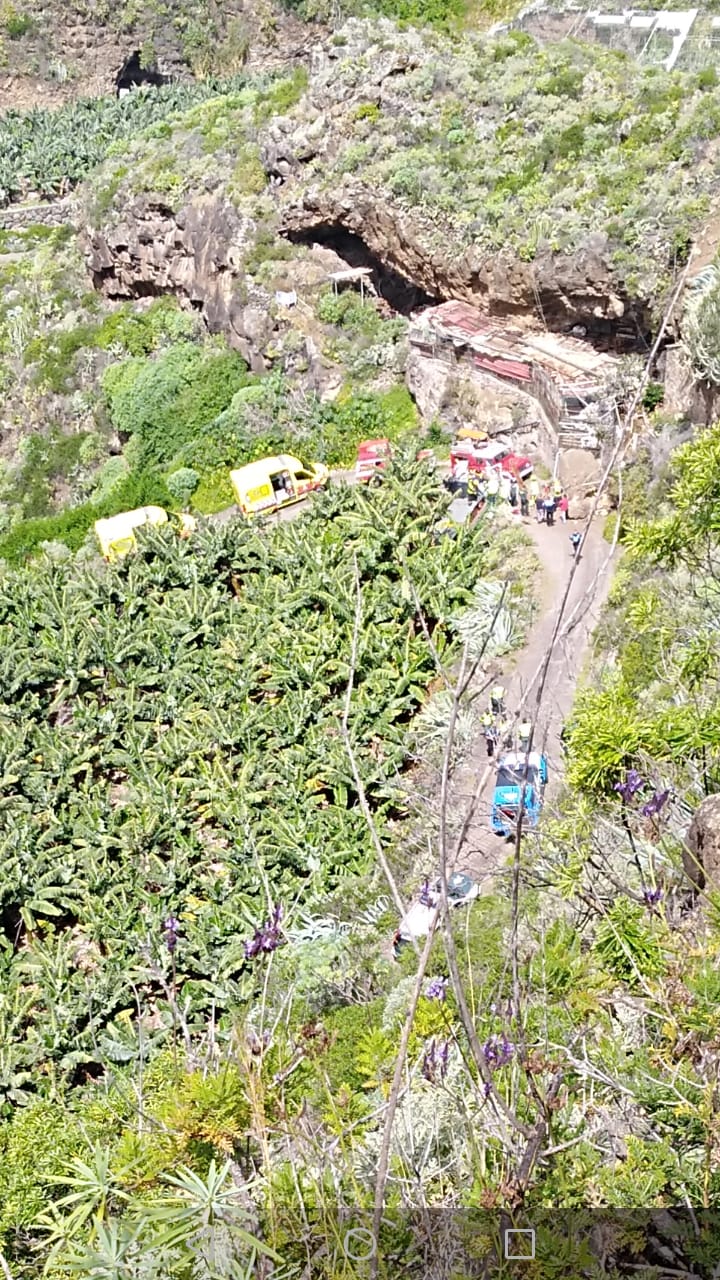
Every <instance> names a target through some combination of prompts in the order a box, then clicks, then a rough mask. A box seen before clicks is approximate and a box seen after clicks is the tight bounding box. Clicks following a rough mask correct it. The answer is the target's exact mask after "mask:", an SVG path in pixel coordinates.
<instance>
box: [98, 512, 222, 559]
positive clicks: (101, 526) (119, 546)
mask: <svg viewBox="0 0 720 1280" xmlns="http://www.w3.org/2000/svg"><path fill="white" fill-rule="evenodd" d="M177 520H178V522H179V527H178V532H179V535H180V537H181V538H187V537H189V535H190V534H191V533H192V532H193V530H194V529H195V528H196V526H197V522H196V520H195V518H194V516H190V515H187V514H183V515H180V516H178V517H177ZM167 522H168V513H167V511H165V510H164V508H163V507H137V509H136V510H135V511H121V512H120V514H119V515H116V516H108V517H107V519H105V520H96V521H95V536H96V537H97V540H98V542H99V543H100V549H101V551H102V553H103V555H104V557H105V559H106V560H110V561H115V560H120V559H121V558H122V556H126V555H127V554H128V552H129V551H133V550H134V549H135V547H136V546H137V543H136V541H135V530H136V529H139V528H140V527H141V526H142V525H145V524H153V525H160V524H167Z"/></svg>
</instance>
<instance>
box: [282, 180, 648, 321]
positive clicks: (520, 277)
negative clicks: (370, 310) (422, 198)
mask: <svg viewBox="0 0 720 1280" xmlns="http://www.w3.org/2000/svg"><path fill="white" fill-rule="evenodd" d="M279 225H280V229H281V231H282V232H284V233H285V234H289V235H291V236H292V237H294V238H297V237H299V236H303V237H307V239H308V240H312V238H313V235H314V234H317V235H318V236H319V237H327V236H328V235H330V236H331V235H332V233H333V231H334V230H337V231H347V232H350V233H351V234H353V235H355V236H358V237H359V238H360V239H361V240H362V242H363V243H364V244H365V245H366V246H367V249H368V250H369V252H370V253H371V254H372V255H373V256H374V257H376V258H379V259H380V260H381V261H382V262H384V263H386V264H387V265H388V266H389V267H391V268H392V269H393V270H395V271H397V272H398V273H399V274H400V275H402V276H404V277H405V278H406V279H408V280H410V281H412V282H413V283H414V284H415V285H417V286H418V287H419V288H420V289H422V290H424V291H425V292H426V293H428V294H431V295H433V296H434V297H437V298H439V299H447V298H459V299H462V300H464V301H467V302H472V303H474V304H475V305H476V306H480V307H481V308H482V309H483V310H486V311H487V312H489V313H490V314H492V315H500V316H501V315H519V316H522V315H525V316H526V317H534V318H535V319H539V318H540V316H539V312H541V313H542V316H543V317H544V319H545V321H546V322H547V323H548V324H549V325H550V326H557V327H559V328H561V327H563V326H567V325H568V324H583V325H584V326H585V327H587V328H588V329H593V328H596V329H601V328H602V322H610V323H612V322H613V321H617V320H618V319H620V318H621V317H625V318H627V319H637V320H638V322H639V323H640V324H641V325H644V324H646V322H647V318H646V316H645V314H644V306H643V304H642V302H639V301H638V300H637V299H633V298H631V297H629V296H628V295H627V293H625V292H624V291H623V290H622V287H621V286H620V285H619V284H618V282H617V281H616V280H615V278H614V273H613V271H612V267H611V264H610V255H609V246H608V241H607V237H606V236H605V235H603V234H602V233H600V232H598V233H595V234H593V235H589V236H588V237H587V239H586V241H585V242H584V244H583V245H582V246H581V248H580V249H578V251H577V252H575V253H572V254H558V253H553V252H552V251H551V250H550V249H549V248H547V247H544V246H542V245H541V246H540V247H539V250H538V254H537V256H536V258H535V260H534V261H533V262H523V261H521V259H520V258H518V257H517V256H516V255H515V254H513V253H512V252H511V251H509V250H501V251H500V252H499V253H496V254H489V253H487V252H483V251H482V250H478V249H475V248H474V247H470V248H468V249H465V250H464V252H462V253H461V254H460V255H458V254H457V252H456V251H454V250H455V246H454V245H452V244H451V243H450V244H446V245H445V247H444V249H441V250H438V249H434V248H430V247H429V246H428V244H427V242H426V238H425V237H424V235H423V227H422V224H421V223H420V221H419V220H418V219H414V218H413V217H412V215H411V214H408V213H406V212H404V211H401V210H399V209H396V208H394V207H393V205H392V203H391V202H389V201H388V200H387V198H384V197H383V196H382V194H380V193H377V192H374V193H373V192H370V191H368V190H366V189H364V188H363V187H362V186H361V185H359V184H358V185H352V186H348V187H346V188H344V189H343V190H342V191H340V192H339V193H337V194H328V193H319V192H313V191H310V192H307V193H306V194H304V195H303V196H302V197H301V199H300V200H298V201H296V202H292V203H289V204H288V205H286V206H285V208H284V209H283V210H282V212H281V215H280V222H279ZM598 322H599V323H598Z"/></svg>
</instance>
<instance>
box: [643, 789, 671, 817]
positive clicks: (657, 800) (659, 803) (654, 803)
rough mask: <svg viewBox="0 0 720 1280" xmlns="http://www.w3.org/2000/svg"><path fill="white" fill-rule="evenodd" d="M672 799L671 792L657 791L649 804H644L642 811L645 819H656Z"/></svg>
mask: <svg viewBox="0 0 720 1280" xmlns="http://www.w3.org/2000/svg"><path fill="white" fill-rule="evenodd" d="M669 798H670V792H669V791H656V792H655V794H654V795H652V796H651V797H650V799H649V800H648V802H647V804H644V805H643V807H642V809H641V810H640V812H641V814H642V815H643V817H644V818H654V817H656V815H657V814H658V813H659V812H660V810H661V809H662V808H664V806H665V805H666V804H667V802H668V800H669Z"/></svg>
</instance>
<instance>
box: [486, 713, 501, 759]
mask: <svg viewBox="0 0 720 1280" xmlns="http://www.w3.org/2000/svg"><path fill="white" fill-rule="evenodd" d="M482 723H483V731H484V733H485V746H486V747H487V753H488V760H491V759H492V757H493V755H494V754H495V744H496V743H497V736H498V735H497V729H496V728H495V719H494V717H493V715H492V712H490V711H486V712H485V715H484V716H483V718H482Z"/></svg>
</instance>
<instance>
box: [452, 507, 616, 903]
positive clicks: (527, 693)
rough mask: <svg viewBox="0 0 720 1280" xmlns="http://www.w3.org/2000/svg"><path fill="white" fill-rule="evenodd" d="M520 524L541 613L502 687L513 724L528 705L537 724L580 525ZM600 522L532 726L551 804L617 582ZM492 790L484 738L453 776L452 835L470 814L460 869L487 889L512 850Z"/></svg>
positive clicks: (572, 591) (584, 556) (582, 560)
mask: <svg viewBox="0 0 720 1280" xmlns="http://www.w3.org/2000/svg"><path fill="white" fill-rule="evenodd" d="M523 523H524V527H525V528H526V530H527V532H528V533H529V534H530V536H531V537H532V539H533V541H534V542H535V544H536V547H537V550H538V555H539V557H540V560H541V563H542V566H543V576H542V581H541V583H540V586H539V609H538V612H537V615H536V619H535V623H534V626H533V627H532V630H531V632H530V635H529V637H528V640H527V643H526V645H525V646H524V647H523V649H521V650H519V652H518V653H517V654H516V655H514V657H511V658H510V659H508V660H507V662H506V664H505V668H504V671H505V674H503V675H502V676H501V683H502V684H504V686H505V688H506V689H507V699H506V702H507V707H508V711H509V713H510V715H509V717H508V718H511V717H514V716H515V715H516V713H518V712H519V711H520V710H521V708H523V705H524V707H525V709H526V711H524V712H523V715H522V716H521V718H522V719H525V718H526V714H527V719H529V720H533V719H534V716H535V698H536V692H537V687H538V681H539V676H540V669H541V667H542V664H543V661H544V659H545V655H546V653H547V649H548V646H549V644H550V641H551V639H552V635H553V631H554V628H555V624H556V621H557V614H558V610H559V608H560V604H561V601H562V598H563V595H564V593H565V589H566V587H567V583H568V578H569V576H570V572H571V569H572V564H573V556H572V550H571V544H570V536H569V535H570V533H571V532H572V531H573V529H576V528H579V527H580V526H579V525H577V524H575V523H572V524H560V523H559V522H558V523H556V524H555V526H554V527H553V528H548V527H547V526H546V525H545V524H540V525H539V524H537V523H536V521H535V520H534V519H532V520H529V521H524V522H523ZM602 524H603V522H602V520H596V521H595V522H594V523H593V525H592V526H591V528H590V531H589V534H588V537H587V539H586V541H585V543H584V545H583V548H582V553H581V556H580V561H579V564H578V568H577V571H576V573H575V576H574V578H573V582H572V586H571V588H570V594H569V597H568V601H567V605H566V607H565V611H564V614H563V623H562V626H561V629H560V633H559V637H558V640H557V642H556V644H555V646H554V650H553V653H552V657H551V660H550V666H549V669H548V674H547V680H546V683H545V690H544V693H543V697H542V702H541V706H540V711H539V714H538V717H537V722H536V723H535V729H534V734H533V750H542V751H544V752H545V755H546V756H547V759H548V765H549V771H550V781H549V785H548V788H547V792H546V802H548V801H549V802H551V801H552V797H553V794H554V793H556V792H557V789H558V787H559V785H560V780H561V777H562V770H563V757H562V750H561V744H560V731H561V729H562V725H563V722H564V720H565V719H566V717H567V715H568V713H569V712H570V710H571V707H572V703H573V698H574V694H575V688H576V685H577V682H578V678H579V676H580V675H581V672H582V670H583V667H584V664H585V662H586V659H587V657H588V656H589V640H590V636H591V633H592V630H593V628H594V626H595V625H596V623H597V620H598V617H599V613H600V610H601V608H602V605H603V603H604V601H605V598H606V596H607V592H608V589H609V586H610V581H611V577H612V571H613V561H612V559H611V558H610V544H609V543H608V542H607V541H606V540H605V538H604V537H603V533H602ZM493 785H494V762H488V758H487V752H486V748H485V742H484V739H483V738H479V739H478V741H477V743H476V744H475V745H474V747H473V748H472V750H471V752H470V753H469V754H468V756H466V757H465V759H464V760H463V761H462V764H461V766H460V767H459V768H458V770H457V772H456V774H455V776H454V778H453V781H452V784H451V792H450V806H449V812H450V815H451V822H452V828H453V830H454V834H455V835H456V836H459V834H460V830H461V827H462V824H463V821H465V817H466V815H467V813H468V811H469V808H470V809H471V816H470V818H469V821H468V822H467V829H466V832H465V836H464V839H463V840H462V842H461V846H460V849H459V851H458V856H457V859H456V862H455V866H456V867H457V868H458V869H460V870H467V871H468V872H470V874H472V875H473V876H475V878H476V879H478V880H479V881H480V884H481V885H482V886H483V887H484V888H489V882H490V880H491V879H492V878H493V877H495V876H496V874H497V872H498V870H499V869H500V868H501V867H502V865H503V863H504V862H505V861H506V860H507V857H508V853H509V850H510V845H509V844H508V842H506V841H505V840H503V839H502V838H500V837H498V836H496V835H494V834H493V831H492V827H491V825H490V805H491V801H492V792H493Z"/></svg>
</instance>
